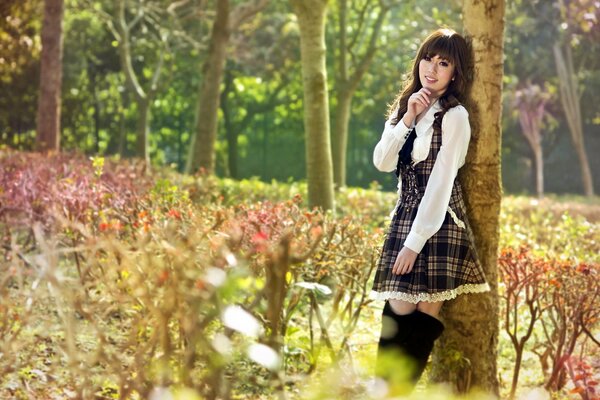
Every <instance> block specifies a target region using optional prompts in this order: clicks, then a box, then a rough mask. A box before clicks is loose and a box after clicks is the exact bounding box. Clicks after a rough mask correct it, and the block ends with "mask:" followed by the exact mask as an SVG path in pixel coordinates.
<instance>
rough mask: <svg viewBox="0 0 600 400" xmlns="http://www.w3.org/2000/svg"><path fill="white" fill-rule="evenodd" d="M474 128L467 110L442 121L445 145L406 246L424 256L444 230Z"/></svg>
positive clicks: (451, 113)
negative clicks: (440, 230) (441, 229)
mask: <svg viewBox="0 0 600 400" xmlns="http://www.w3.org/2000/svg"><path fill="white" fill-rule="evenodd" d="M470 139H471V127H470V125H469V114H468V112H467V110H466V109H465V108H464V107H463V106H456V107H454V108H451V109H450V110H448V111H447V112H446V115H444V119H443V121H442V145H441V146H440V149H439V152H438V154H437V158H436V160H435V163H434V165H433V168H432V170H431V175H430V176H429V180H428V182H427V187H426V188H425V193H424V194H423V198H422V199H421V202H420V203H419V208H418V210H417V215H416V216H415V220H414V221H413V224H412V227H411V230H410V232H409V234H408V236H407V238H406V241H405V242H404V245H405V246H406V247H408V248H409V249H411V250H413V251H415V252H417V253H420V252H421V250H422V249H423V246H425V242H426V241H427V240H428V239H429V238H430V237H431V236H433V235H434V234H435V233H436V232H437V231H438V230H439V229H440V227H441V226H442V224H443V222H444V219H445V217H446V211H447V209H448V204H449V203H450V196H451V194H452V186H453V185H454V179H455V178H456V174H457V173H458V169H459V168H460V167H461V166H462V165H464V163H465V157H466V155H467V150H468V148H469V141H470Z"/></svg>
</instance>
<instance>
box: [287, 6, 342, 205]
mask: <svg viewBox="0 0 600 400" xmlns="http://www.w3.org/2000/svg"><path fill="white" fill-rule="evenodd" d="M290 2H291V4H292V8H293V10H294V13H295V14H296V16H297V17H298V25H299V27H300V54H301V59H302V82H303V87H304V131H305V135H306V169H307V178H308V205H309V207H311V208H312V207H315V206H316V207H322V208H323V209H324V210H335V201H334V191H333V169H332V160H331V142H330V127H329V98H328V91H327V69H326V67H325V61H326V60H325V20H326V18H327V0H290Z"/></svg>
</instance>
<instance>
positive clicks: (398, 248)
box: [373, 29, 489, 384]
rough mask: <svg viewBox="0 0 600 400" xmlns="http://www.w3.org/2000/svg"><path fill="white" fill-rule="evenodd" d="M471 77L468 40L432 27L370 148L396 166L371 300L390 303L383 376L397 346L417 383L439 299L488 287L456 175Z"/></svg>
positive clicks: (384, 164) (381, 162)
mask: <svg viewBox="0 0 600 400" xmlns="http://www.w3.org/2000/svg"><path fill="white" fill-rule="evenodd" d="M471 82H472V54H471V51H470V48H469V46H468V45H467V43H466V41H465V39H464V38H463V37H462V36H461V35H459V34H458V33H456V32H455V31H453V30H450V29H439V30H437V31H435V32H433V33H432V34H430V35H429V36H428V37H427V38H426V39H425V41H424V42H423V43H422V44H421V46H420V48H419V50H418V52H417V56H416V58H415V60H414V64H413V67H412V73H411V75H410V76H409V78H408V80H407V81H406V83H405V84H404V87H403V89H402V90H401V91H400V93H399V94H398V96H397V97H396V99H395V100H394V102H393V103H392V105H391V106H390V108H389V110H388V120H387V122H386V123H385V128H384V131H383V134H382V135H381V139H380V141H379V142H378V143H377V145H376V147H375V150H374V153H373V163H374V164H375V166H376V167H377V169H378V170H380V171H384V172H391V171H394V170H395V172H396V175H397V176H398V195H399V196H398V202H397V204H396V206H395V207H394V209H393V211H392V213H391V214H390V216H391V222H390V226H389V229H388V231H387V233H386V238H385V241H384V244H383V248H382V251H381V256H380V259H379V264H378V268H377V272H376V274H375V280H374V284H373V294H374V296H375V298H377V299H378V300H385V301H386V302H385V305H384V308H383V319H382V331H381V337H380V339H379V347H378V367H377V368H376V371H377V372H376V373H377V375H378V376H380V377H381V378H384V379H389V378H390V376H391V374H392V373H393V372H394V371H391V370H390V368H389V366H383V364H382V365H379V364H380V362H379V361H380V360H381V358H382V357H381V355H382V353H383V352H386V351H388V350H395V351H398V352H400V353H402V354H403V355H404V356H406V357H408V358H409V359H411V360H412V363H413V365H414V368H413V370H412V373H411V374H409V376H410V378H411V381H412V383H413V384H414V383H416V382H417V381H418V379H419V377H420V376H421V374H422V372H423V370H424V369H425V365H426V364H427V359H428V358H429V355H430V353H431V350H432V348H433V344H434V342H435V340H436V339H437V338H438V337H439V336H440V335H441V334H442V331H443V330H444V325H443V324H442V322H441V321H440V320H439V319H438V318H437V317H438V313H439V311H440V308H441V307H442V304H443V302H444V301H445V300H450V299H453V298H455V297H456V296H457V295H460V294H464V293H476V292H484V291H487V290H489V286H488V284H487V282H486V280H485V276H484V274H483V269H482V267H481V263H480V261H479V259H478V257H477V254H476V251H475V247H474V240H473V234H472V231H471V227H470V225H469V221H468V218H467V214H466V208H465V204H464V200H463V193H462V189H461V186H460V183H459V181H458V179H456V175H457V171H458V169H459V168H460V167H461V166H462V165H463V164H464V162H465V156H466V154H467V149H468V147H469V140H470V136H471V129H470V126H469V118H468V117H469V115H468V112H467V110H466V109H465V107H464V104H465V101H466V97H467V95H468V91H469V88H470V85H471ZM392 369H393V368H392Z"/></svg>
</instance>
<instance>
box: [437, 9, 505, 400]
mask: <svg viewBox="0 0 600 400" xmlns="http://www.w3.org/2000/svg"><path fill="white" fill-rule="evenodd" d="M463 20H464V30H465V33H466V35H467V37H468V38H469V39H471V41H472V44H473V50H474V55H475V82H474V85H473V92H472V99H473V101H472V104H469V105H468V109H469V116H470V118H469V119H470V122H471V130H472V134H471V143H470V151H469V154H468V157H467V160H466V164H465V166H464V167H463V168H461V174H460V178H459V179H460V181H461V184H462V185H463V188H464V189H465V190H464V191H465V200H466V203H467V208H468V210H469V221H470V223H471V226H472V228H473V232H474V234H475V245H476V248H477V252H478V255H479V258H480V260H481V262H482V264H483V267H484V271H485V274H486V278H487V281H488V282H489V284H490V286H491V288H492V290H491V292H487V293H483V294H474V295H462V296H458V298H457V299H456V300H453V301H449V302H447V304H445V305H444V309H443V313H442V318H443V320H444V322H445V324H446V330H445V332H444V334H443V335H442V337H441V339H440V341H439V344H438V346H439V347H438V348H437V349H436V352H435V353H434V363H433V366H434V369H433V372H432V377H433V378H434V380H437V381H448V382H451V383H452V385H453V386H454V387H455V388H456V389H457V390H458V391H460V392H465V391H468V390H470V389H472V388H478V389H481V390H484V391H487V392H491V393H493V394H495V395H498V371H497V364H496V357H497V346H498V269H497V254H498V230H499V229H498V228H499V215H500V202H501V198H502V187H501V182H502V180H501V175H500V149H501V146H500V145H501V136H500V135H501V114H502V69H503V61H502V52H503V33H504V0H485V1H482V0H464V2H463ZM449 351H450V352H453V351H458V352H459V353H460V354H461V360H460V361H459V362H457V363H456V364H453V362H452V361H448V360H449V359H454V358H453V357H450V358H449V357H448V356H447V354H448V352H449ZM444 354H446V357H444ZM450 364H451V365H450Z"/></svg>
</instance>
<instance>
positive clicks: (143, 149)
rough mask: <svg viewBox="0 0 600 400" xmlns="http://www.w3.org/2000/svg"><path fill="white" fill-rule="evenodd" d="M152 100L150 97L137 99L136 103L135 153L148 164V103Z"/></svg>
mask: <svg viewBox="0 0 600 400" xmlns="http://www.w3.org/2000/svg"><path fill="white" fill-rule="evenodd" d="M151 103H152V100H151V99H150V98H146V99H139V100H138V101H137V105H138V115H137V117H138V119H137V135H136V145H135V149H136V154H137V155H138V156H139V157H142V158H143V159H144V160H145V162H146V165H148V166H149V165H150V145H149V134H150V104H151Z"/></svg>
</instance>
